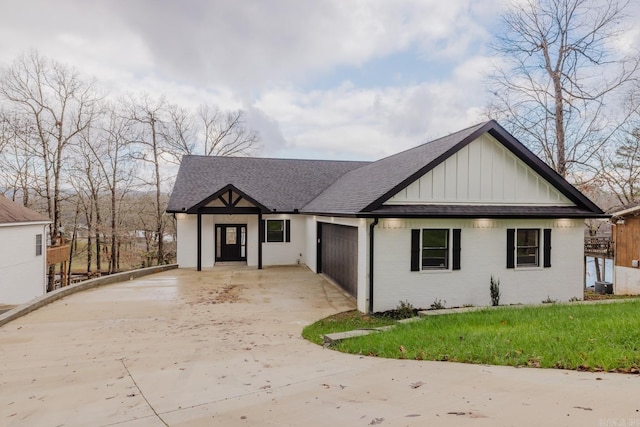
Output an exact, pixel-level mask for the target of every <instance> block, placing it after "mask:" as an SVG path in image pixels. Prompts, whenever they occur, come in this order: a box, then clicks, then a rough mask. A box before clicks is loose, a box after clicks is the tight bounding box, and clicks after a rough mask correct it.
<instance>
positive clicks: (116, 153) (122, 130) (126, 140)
mask: <svg viewBox="0 0 640 427" xmlns="http://www.w3.org/2000/svg"><path fill="white" fill-rule="evenodd" d="M120 107H121V106H119V105H116V104H109V105H107V114H106V117H105V121H104V124H103V128H102V129H101V133H100V137H99V138H98V141H97V143H96V144H89V145H88V148H89V149H90V150H91V154H92V156H91V159H92V161H93V162H95V165H96V168H97V169H98V173H99V174H101V175H102V180H103V182H104V185H105V188H106V189H107V190H108V192H109V216H110V237H109V243H110V250H109V273H114V272H116V271H117V270H118V259H119V256H118V251H119V248H120V245H119V241H120V236H119V235H120V230H119V225H120V220H119V218H120V208H121V205H122V201H123V198H124V197H125V195H126V194H127V193H128V191H129V190H130V189H131V186H132V184H133V178H134V170H135V169H134V165H133V163H132V162H131V155H130V152H129V148H130V147H131V144H132V142H133V141H134V139H135V135H134V126H133V123H132V121H131V119H129V118H127V117H125V116H123V113H122V112H121V111H120Z"/></svg>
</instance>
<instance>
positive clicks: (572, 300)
mask: <svg viewBox="0 0 640 427" xmlns="http://www.w3.org/2000/svg"><path fill="white" fill-rule="evenodd" d="M578 301H580V298H578V297H571V298H569V302H578Z"/></svg>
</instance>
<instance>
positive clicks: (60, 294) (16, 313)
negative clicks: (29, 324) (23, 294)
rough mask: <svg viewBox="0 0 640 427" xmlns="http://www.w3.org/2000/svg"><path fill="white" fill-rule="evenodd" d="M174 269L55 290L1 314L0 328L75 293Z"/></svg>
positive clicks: (100, 279) (125, 274)
mask: <svg viewBox="0 0 640 427" xmlns="http://www.w3.org/2000/svg"><path fill="white" fill-rule="evenodd" d="M175 268H178V264H170V265H161V266H156V267H147V268H141V269H139V270H132V271H124V272H122V273H116V274H111V275H109V276H104V277H96V278H95V279H89V280H85V281H84V282H80V283H76V284H74V285H71V286H67V287H64V288H60V289H56V290H55V291H52V292H49V293H47V294H44V295H42V296H41V297H38V298H34V299H32V300H31V301H29V302H26V303H24V304H22V305H20V306H18V307H16V308H14V309H11V310H9V311H7V312H5V313H3V314H1V315H0V326H2V325H4V324H6V323H9V322H11V321H12V320H15V319H17V318H18V317H22V316H24V315H25V314H28V313H31V312H32V311H35V310H37V309H39V308H40V307H44V306H45V305H47V304H51V303H52V302H54V301H57V300H59V299H61V298H64V297H66V296H69V295H72V294H75V293H76V292H81V291H86V290H88V289H93V288H98V287H100V286H104V285H111V284H113V283H119V282H125V281H127V280H133V279H137V278H138V277H142V276H148V275H149V274H155V273H161V272H163V271H167V270H173V269H175Z"/></svg>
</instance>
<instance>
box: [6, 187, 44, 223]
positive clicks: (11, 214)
mask: <svg viewBox="0 0 640 427" xmlns="http://www.w3.org/2000/svg"><path fill="white" fill-rule="evenodd" d="M47 221H49V218H47V217H46V216H44V215H41V214H39V213H37V212H35V211H32V210H31V209H29V208H26V207H24V206H22V205H21V204H19V203H16V202H14V201H13V200H9V199H7V198H6V197H5V196H3V195H1V194H0V224H10V223H18V222H47Z"/></svg>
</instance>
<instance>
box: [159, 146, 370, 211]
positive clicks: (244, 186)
mask: <svg viewBox="0 0 640 427" xmlns="http://www.w3.org/2000/svg"><path fill="white" fill-rule="evenodd" d="M366 164H368V163H367V162H348V161H330V160H294V159H267V158H256V157H207V156H185V157H184V158H183V159H182V163H181V165H180V170H179V171H178V176H177V178H176V183H175V185H174V187H173V193H172V194H171V199H170V200H169V206H168V208H167V211H168V212H182V211H184V210H188V209H189V208H191V207H192V206H195V205H197V204H198V203H200V202H202V201H203V200H205V199H207V198H208V197H209V196H211V195H212V194H214V193H216V192H217V191H219V190H221V189H223V188H224V187H226V186H228V185H230V184H231V185H233V186H234V187H236V188H237V189H238V190H240V191H242V192H243V193H245V194H246V195H247V196H249V197H251V198H253V199H254V200H256V201H257V202H259V203H261V204H262V205H264V206H265V207H267V208H268V209H269V210H274V209H275V210H277V211H281V212H293V210H294V209H301V208H302V207H303V206H305V205H306V204H307V203H309V201H311V200H312V199H313V198H314V197H316V196H317V195H318V194H320V193H321V192H322V191H323V190H324V189H325V188H327V187H328V186H329V185H330V184H332V183H333V182H334V181H335V180H336V179H338V178H339V177H340V176H342V175H344V174H345V173H346V172H348V171H350V170H353V169H355V168H359V167H361V166H363V165H366Z"/></svg>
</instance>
